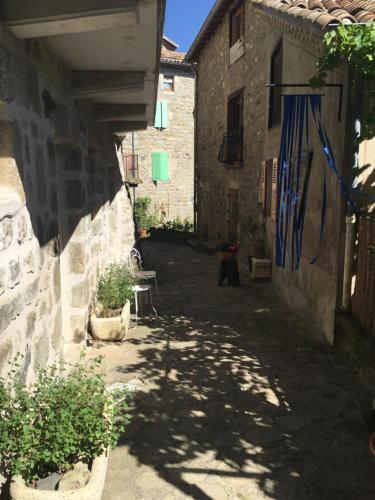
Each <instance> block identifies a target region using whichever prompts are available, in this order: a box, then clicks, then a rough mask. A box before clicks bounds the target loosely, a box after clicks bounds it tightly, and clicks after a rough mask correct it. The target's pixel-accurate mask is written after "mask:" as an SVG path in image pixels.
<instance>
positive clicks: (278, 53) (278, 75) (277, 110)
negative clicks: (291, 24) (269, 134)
mask: <svg viewBox="0 0 375 500" xmlns="http://www.w3.org/2000/svg"><path fill="white" fill-rule="evenodd" d="M282 79H283V39H282V38H281V39H280V40H279V42H278V43H277V45H276V47H275V48H274V50H273V51H272V54H271V61H270V84H272V83H282ZM281 110H282V87H270V93H269V102H268V130H270V129H272V128H274V127H276V126H278V125H280V123H281V114H282V112H281Z"/></svg>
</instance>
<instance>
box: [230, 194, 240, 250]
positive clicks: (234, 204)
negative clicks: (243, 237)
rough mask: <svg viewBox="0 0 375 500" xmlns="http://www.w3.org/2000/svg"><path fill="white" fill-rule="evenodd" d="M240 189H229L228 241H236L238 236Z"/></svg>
mask: <svg viewBox="0 0 375 500" xmlns="http://www.w3.org/2000/svg"><path fill="white" fill-rule="evenodd" d="M238 212H239V211H238V190H237V189H229V191H228V241H229V242H230V243H236V242H237V238H238V217H239V214H238Z"/></svg>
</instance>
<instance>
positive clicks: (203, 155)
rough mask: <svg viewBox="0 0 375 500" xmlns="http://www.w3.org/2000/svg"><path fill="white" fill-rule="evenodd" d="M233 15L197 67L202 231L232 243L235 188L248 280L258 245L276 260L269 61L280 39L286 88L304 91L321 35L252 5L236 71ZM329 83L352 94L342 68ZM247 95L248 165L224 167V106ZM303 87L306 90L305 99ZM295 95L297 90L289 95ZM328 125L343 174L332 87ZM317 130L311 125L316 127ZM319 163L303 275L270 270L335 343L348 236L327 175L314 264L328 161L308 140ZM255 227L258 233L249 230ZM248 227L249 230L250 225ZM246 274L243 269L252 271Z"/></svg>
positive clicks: (346, 162)
mask: <svg viewBox="0 0 375 500" xmlns="http://www.w3.org/2000/svg"><path fill="white" fill-rule="evenodd" d="M228 16H229V15H227V16H226V18H225V19H224V20H223V22H222V23H221V24H220V26H219V27H218V28H217V30H216V32H215V34H214V35H213V36H212V37H211V38H210V39H209V41H208V42H207V43H206V45H205V46H204V48H203V50H202V52H201V54H200V56H199V65H198V105H197V109H198V115H197V127H198V137H197V150H198V161H197V164H198V228H199V231H200V233H201V235H203V236H205V237H208V238H209V239H211V240H213V241H216V240H217V239H219V238H220V237H224V238H226V237H228V225H227V223H228V205H229V204H228V201H227V195H228V190H229V189H235V190H238V193H239V222H238V235H239V243H240V261H241V263H242V264H243V271H242V272H248V271H247V269H246V267H247V262H248V259H249V257H250V256H252V255H254V253H255V251H256V247H257V240H262V241H264V246H265V255H266V256H267V257H269V258H271V259H272V260H273V261H274V253H275V244H274V242H275V224H274V223H273V222H272V221H271V218H270V217H265V216H263V214H262V212H261V210H260V208H259V205H258V195H259V177H260V167H261V162H262V160H267V159H272V158H273V157H277V156H278V154H279V144H280V126H276V127H274V128H272V129H271V130H268V109H269V108H268V99H269V96H268V91H267V89H266V84H267V83H268V82H269V78H270V60H271V54H272V52H273V50H274V49H275V48H276V46H277V44H278V43H279V41H280V39H282V40H283V80H284V82H287V83H305V82H308V80H309V78H311V76H313V74H314V71H315V67H316V61H317V57H318V55H319V54H320V52H321V50H322V38H321V35H320V34H318V33H316V32H312V31H307V30H304V29H303V28H301V25H300V26H299V27H297V26H296V25H295V24H293V18H292V16H291V21H290V23H288V21H287V20H286V18H285V17H284V19H283V21H281V20H280V19H279V18H278V17H277V16H271V15H270V13H264V12H261V11H260V10H257V9H256V8H254V6H253V5H252V3H251V2H250V1H247V2H246V15H245V36H244V40H245V54H244V56H243V57H242V58H241V59H239V60H238V61H237V62H235V63H234V64H232V65H231V66H229V50H228V36H229V33H228V30H229V19H228ZM329 82H330V83H336V82H339V83H343V84H344V89H345V88H346V87H345V85H346V82H347V74H346V70H345V68H342V69H341V70H340V71H339V72H335V73H333V74H332V75H331V76H330V79H329ZM242 88H243V89H244V161H243V162H242V164H240V163H238V164H233V165H229V166H228V165H225V164H221V163H219V162H218V160H217V156H218V152H219V148H220V145H221V142H222V138H223V134H224V133H225V132H226V119H227V101H228V97H229V96H230V95H231V94H232V93H233V92H235V91H237V90H240V89H242ZM305 91H306V89H303V88H302V89H299V90H297V92H300V93H303V92H305ZM287 92H288V93H293V90H288V89H287ZM323 93H324V96H323V101H322V102H323V118H324V121H325V126H326V128H327V131H328V134H329V136H330V140H331V144H333V148H334V153H335V156H336V160H337V163H338V165H339V168H340V169H341V171H342V172H343V173H344V174H345V173H346V171H347V170H348V168H349V166H350V162H351V161H352V158H350V157H346V156H345V155H344V145H345V136H346V134H347V131H348V128H350V126H351V125H350V124H347V123H346V106H347V103H346V98H345V95H344V101H343V105H342V115H341V121H338V109H339V101H338V98H339V93H338V90H337V89H333V88H331V89H325V90H324V92H323ZM310 130H312V123H311V124H310ZM309 147H310V150H312V151H313V154H314V157H313V158H314V159H313V166H312V177H311V182H310V192H309V199H308V208H307V214H306V222H305V233H304V247H303V252H302V262H301V269H300V271H299V272H291V271H290V269H289V268H285V269H278V268H275V267H274V269H273V278H272V279H273V282H274V283H275V285H276V287H277V288H278V289H279V290H280V292H281V293H282V294H283V296H284V297H285V298H286V299H287V301H288V303H289V304H290V305H291V306H292V307H293V308H295V309H296V310H299V311H301V312H303V313H304V314H306V313H307V314H310V316H311V318H312V321H316V322H317V323H318V326H319V327H320V329H321V331H323V333H324V334H325V336H326V338H327V340H328V341H329V342H330V343H332V342H333V331H334V321H335V311H336V306H337V302H338V287H339V282H340V274H341V273H342V269H341V268H340V265H341V262H342V251H343V238H344V225H343V214H344V202H343V198H342V195H341V190H340V186H339V183H338V182H337V179H336V177H335V176H334V175H332V174H331V173H328V176H327V190H328V191H327V192H328V200H329V208H328V213H327V219H326V227H325V236H324V241H323V243H322V245H321V246H320V249H319V259H318V261H317V264H315V265H311V264H310V261H311V259H312V257H314V255H315V254H316V252H317V251H318V248H319V229H320V214H321V203H322V165H323V164H324V161H325V160H324V158H323V155H322V152H321V147H320V144H319V142H318V139H317V136H316V135H315V136H312V137H310V146H309ZM249 220H250V221H251V222H252V223H253V224H254V225H255V230H254V229H253V231H252V232H250V231H249V230H248V226H247V225H246V222H248V221H249ZM246 226H247V227H246ZM245 266H246V267H245Z"/></svg>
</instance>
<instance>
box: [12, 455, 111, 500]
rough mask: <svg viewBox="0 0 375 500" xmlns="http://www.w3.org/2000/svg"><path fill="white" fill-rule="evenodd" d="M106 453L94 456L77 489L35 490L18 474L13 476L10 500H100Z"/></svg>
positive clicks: (105, 468) (105, 466)
mask: <svg viewBox="0 0 375 500" xmlns="http://www.w3.org/2000/svg"><path fill="white" fill-rule="evenodd" d="M107 464H108V453H103V455H100V456H99V457H97V458H95V459H94V461H93V463H92V467H91V476H90V479H89V481H88V483H87V484H86V485H85V486H84V487H83V488H78V489H77V490H65V491H58V490H57V491H48V490H36V489H34V488H31V487H29V486H27V485H26V484H25V481H24V480H23V479H22V477H20V476H14V478H13V479H12V484H11V486H10V496H11V498H12V500H100V499H101V497H102V492H103V488H104V482H105V475H106V472H107Z"/></svg>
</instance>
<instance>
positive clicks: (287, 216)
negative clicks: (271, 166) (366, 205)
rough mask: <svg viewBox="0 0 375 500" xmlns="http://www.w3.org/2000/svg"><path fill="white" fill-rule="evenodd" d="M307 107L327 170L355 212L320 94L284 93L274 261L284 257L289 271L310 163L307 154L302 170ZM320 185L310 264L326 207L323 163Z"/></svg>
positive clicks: (296, 261) (294, 263) (299, 238)
mask: <svg viewBox="0 0 375 500" xmlns="http://www.w3.org/2000/svg"><path fill="white" fill-rule="evenodd" d="M309 110H311V114H312V117H313V120H314V124H315V126H316V130H317V133H318V136H319V139H320V142H321V145H322V149H323V153H324V155H325V158H326V160H327V165H328V167H329V170H330V171H332V172H333V173H334V174H335V176H336V177H337V180H338V182H339V184H340V187H341V191H342V194H343V196H344V198H345V200H346V202H347V203H348V205H350V207H351V209H352V210H353V211H354V212H358V208H357V206H356V204H355V202H354V201H353V199H352V197H351V190H350V189H348V187H347V186H346V185H345V183H344V181H343V178H342V176H341V174H340V172H339V170H338V168H337V166H336V162H335V158H334V155H333V151H332V148H331V145H330V143H329V139H328V135H327V132H326V130H325V128H324V125H323V122H322V114H321V96H320V95H316V94H314V95H285V96H284V119H283V126H282V131H281V142H280V152H279V159H278V173H277V190H276V265H277V266H279V267H285V265H286V261H287V258H288V260H289V263H290V268H291V270H293V271H298V269H299V267H300V262H301V255H302V243H303V232H304V224H305V214H306V207H307V196H308V190H309V182H310V173H311V163H312V161H311V160H312V158H311V156H310V157H309V161H308V165H307V167H306V170H305V171H304V172H303V171H302V151H303V143H304V137H305V136H306V142H307V146H308V143H309ZM322 186H323V187H322V189H323V192H322V208H321V215H320V231H319V240H318V248H317V251H316V254H315V256H314V257H313V258H312V259H311V264H314V263H315V262H316V261H317V259H318V256H319V248H320V244H321V242H322V240H323V236H324V226H325V222H326V214H327V207H328V200H327V170H326V167H325V165H324V164H323V165H322Z"/></svg>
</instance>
